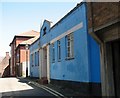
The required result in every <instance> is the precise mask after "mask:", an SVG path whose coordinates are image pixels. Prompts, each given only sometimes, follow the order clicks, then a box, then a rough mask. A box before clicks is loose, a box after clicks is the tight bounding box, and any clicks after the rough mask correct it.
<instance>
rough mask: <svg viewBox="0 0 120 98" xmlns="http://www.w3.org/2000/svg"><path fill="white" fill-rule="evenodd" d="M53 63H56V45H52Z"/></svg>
mask: <svg viewBox="0 0 120 98" xmlns="http://www.w3.org/2000/svg"><path fill="white" fill-rule="evenodd" d="M52 62H53V63H54V62H55V46H54V43H53V44H52Z"/></svg>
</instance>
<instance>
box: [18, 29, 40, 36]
mask: <svg viewBox="0 0 120 98" xmlns="http://www.w3.org/2000/svg"><path fill="white" fill-rule="evenodd" d="M38 35H39V32H37V31H34V30H31V31H28V32H23V33H20V34H17V35H16V36H38Z"/></svg>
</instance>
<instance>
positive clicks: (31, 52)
mask: <svg viewBox="0 0 120 98" xmlns="http://www.w3.org/2000/svg"><path fill="white" fill-rule="evenodd" d="M37 51H39V48H37V49H35V50H33V51H30V54H33V53H35V52H37Z"/></svg>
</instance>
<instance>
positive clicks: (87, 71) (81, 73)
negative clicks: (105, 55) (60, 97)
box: [40, 3, 101, 94]
mask: <svg viewBox="0 0 120 98" xmlns="http://www.w3.org/2000/svg"><path fill="white" fill-rule="evenodd" d="M86 13H87V12H86V3H80V4H78V5H77V6H76V7H75V8H74V9H73V10H71V11H70V12H69V13H68V14H67V15H65V16H64V17H63V18H62V19H61V20H60V21H58V22H57V23H56V24H55V25H54V26H52V27H51V25H50V24H51V22H49V21H47V20H45V21H44V23H43V26H42V28H41V30H40V32H41V33H40V47H41V49H40V64H41V65H40V66H41V68H42V71H43V72H41V77H44V78H45V77H46V79H47V80H48V82H51V83H58V84H62V85H68V84H69V86H70V87H72V88H76V89H77V90H79V89H80V90H81V93H82V92H83V93H86V94H87V93H88V92H89V90H90V89H89V88H91V89H92V90H91V91H95V92H96V94H98V93H100V89H101V88H100V83H101V79H100V55H99V52H100V50H99V46H98V44H97V43H96V42H95V41H94V39H93V38H92V37H91V36H90V35H89V34H88V25H87V14H86ZM75 85H76V86H75ZM97 91H98V93H97Z"/></svg>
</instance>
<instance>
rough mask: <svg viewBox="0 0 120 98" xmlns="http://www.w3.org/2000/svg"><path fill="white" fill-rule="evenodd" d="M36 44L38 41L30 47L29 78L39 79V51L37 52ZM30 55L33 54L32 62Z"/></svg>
mask: <svg viewBox="0 0 120 98" xmlns="http://www.w3.org/2000/svg"><path fill="white" fill-rule="evenodd" d="M38 44H39V39H38V40H37V41H35V42H34V43H33V44H32V45H31V46H30V77H39V51H38V49H39V45H38ZM32 54H33V60H32ZM35 56H36V57H35ZM32 61H33V62H32Z"/></svg>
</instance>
